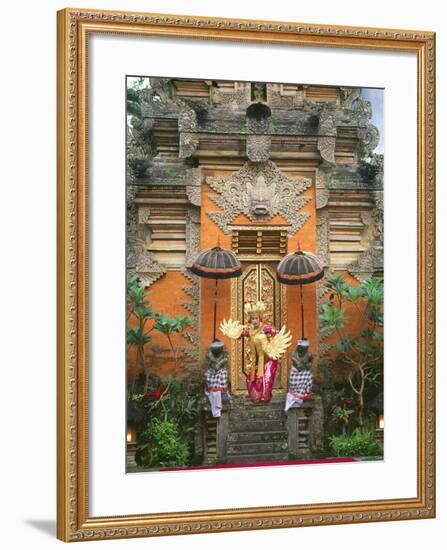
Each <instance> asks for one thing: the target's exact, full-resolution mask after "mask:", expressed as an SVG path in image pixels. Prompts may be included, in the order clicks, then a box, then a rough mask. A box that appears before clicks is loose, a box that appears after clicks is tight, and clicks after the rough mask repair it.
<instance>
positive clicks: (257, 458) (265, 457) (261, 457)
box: [227, 453, 289, 464]
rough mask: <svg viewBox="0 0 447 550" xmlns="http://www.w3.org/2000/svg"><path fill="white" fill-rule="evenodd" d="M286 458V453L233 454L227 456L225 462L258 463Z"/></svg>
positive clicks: (287, 456)
mask: <svg viewBox="0 0 447 550" xmlns="http://www.w3.org/2000/svg"><path fill="white" fill-rule="evenodd" d="M288 459H289V455H288V454H287V453H271V454H251V455H248V454H247V455H234V456H229V457H227V464H258V463H259V462H277V461H285V460H288Z"/></svg>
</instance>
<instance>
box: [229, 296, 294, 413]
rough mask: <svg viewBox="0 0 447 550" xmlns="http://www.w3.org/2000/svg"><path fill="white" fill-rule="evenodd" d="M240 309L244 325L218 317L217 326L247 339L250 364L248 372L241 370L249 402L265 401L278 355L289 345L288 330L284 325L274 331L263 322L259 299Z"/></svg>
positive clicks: (267, 400) (269, 394)
mask: <svg viewBox="0 0 447 550" xmlns="http://www.w3.org/2000/svg"><path fill="white" fill-rule="evenodd" d="M244 309H245V313H246V314H247V316H248V326H244V325H241V324H240V323H239V321H233V320H232V319H229V320H228V321H226V320H223V321H222V323H221V325H220V330H221V332H222V334H224V335H225V336H228V337H229V338H233V339H238V338H241V337H246V338H249V339H250V364H249V369H248V373H245V376H246V382H247V390H248V394H249V396H250V398H251V400H252V401H253V402H256V401H264V402H266V403H268V402H269V401H270V400H271V398H272V388H273V384H274V382H275V374H276V371H277V369H278V359H279V358H280V357H281V355H282V354H283V353H284V352H285V351H286V349H287V348H288V347H289V346H290V342H291V336H290V332H286V327H285V326H283V327H282V329H281V330H280V331H278V330H276V329H275V328H274V327H271V326H270V325H267V324H265V323H263V321H262V316H263V314H264V313H265V309H266V307H265V304H264V303H263V302H257V303H256V304H250V303H246V304H245V307H244Z"/></svg>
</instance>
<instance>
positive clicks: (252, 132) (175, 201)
mask: <svg viewBox="0 0 447 550" xmlns="http://www.w3.org/2000/svg"><path fill="white" fill-rule="evenodd" d="M140 105H141V114H140V115H139V116H138V117H134V118H133V119H132V122H131V125H130V128H129V136H128V166H129V170H128V180H127V190H128V269H129V271H131V272H136V273H137V275H138V276H139V277H140V280H141V281H143V283H144V284H145V285H146V286H147V287H150V288H151V291H152V292H151V303H152V306H153V307H154V309H155V310H156V311H159V312H164V313H167V314H169V315H186V314H187V315H189V316H190V318H191V320H192V327H191V330H190V331H188V334H187V335H185V342H184V352H185V356H186V358H187V359H186V363H187V366H188V368H189V372H191V371H192V372H194V369H195V372H197V375H198V376H199V375H200V372H201V369H202V368H203V358H204V354H205V352H206V349H207V348H208V346H209V344H210V343H211V340H212V308H210V307H209V306H210V304H211V303H212V301H213V299H214V284H212V281H211V282H210V281H207V280H201V281H200V280H199V279H198V278H197V277H196V276H195V275H193V274H192V273H191V271H190V270H189V267H190V266H191V265H192V262H193V261H194V258H195V256H196V255H197V252H198V251H199V250H200V249H204V248H207V247H212V246H215V245H216V244H217V243H218V242H219V243H220V245H221V246H223V247H225V248H228V249H232V250H234V251H235V253H236V254H237V255H238V256H239V258H240V259H241V262H242V264H243V268H244V269H243V275H242V277H241V278H240V279H239V280H233V281H229V280H224V281H220V282H219V295H218V316H219V318H218V321H220V320H221V319H223V318H226V319H228V318H230V317H233V318H236V319H239V320H241V321H242V322H244V317H243V315H244V314H243V302H244V300H249V301H253V300H255V299H259V298H261V299H262V300H263V301H266V302H267V304H268V312H267V321H269V322H272V324H273V325H275V326H276V327H277V328H280V327H281V325H282V324H286V325H287V327H288V328H289V329H290V330H291V331H292V334H293V339H294V341H296V339H297V338H298V337H299V335H300V329H301V327H300V320H299V315H298V291H297V289H296V288H294V287H282V286H281V285H278V284H277V283H276V278H275V268H276V265H277V263H278V262H279V261H280V260H281V258H282V257H283V256H284V255H285V254H287V253H288V252H292V251H294V250H296V248H297V247H298V245H299V246H300V248H301V249H302V250H307V251H310V252H314V253H316V254H318V255H319V256H320V258H321V259H322V261H323V263H324V265H325V266H326V267H327V268H328V269H331V270H340V271H343V272H344V273H345V274H347V275H348V276H349V277H353V278H354V279H355V280H357V281H359V280H362V279H363V278H365V277H366V276H367V275H369V274H372V273H377V272H381V270H382V257H383V232H382V230H381V227H382V220H383V181H382V176H383V157H382V156H381V155H377V154H375V153H374V149H375V148H376V145H377V142H378V137H379V136H378V131H377V129H376V128H375V127H374V126H373V125H372V124H371V123H370V118H371V106H370V104H369V102H368V101H365V100H364V99H363V98H362V94H361V90H360V89H359V88H342V87H324V86H309V85H300V84H278V83H254V82H230V81H213V80H175V79H164V78H150V87H148V88H147V89H145V90H143V91H141V92H140ZM303 290H304V303H305V312H306V325H305V329H306V336H307V337H308V338H309V340H310V343H311V350H312V352H313V354H314V357H315V364H314V377H315V379H317V380H318V383H319V387H320V388H322V389H323V390H324V388H325V384H330V381H329V382H327V381H325V380H323V379H322V378H321V377H320V367H322V366H324V364H325V361H326V354H327V353H328V351H329V350H330V349H331V348H330V346H331V344H330V343H328V341H329V342H330V334H327V333H322V332H320V329H319V326H318V313H319V311H320V310H321V307H322V304H323V303H324V300H326V299H327V295H326V293H325V289H324V286H323V283H322V282H320V283H318V284H313V285H308V286H306V287H305V288H304V289H303ZM153 334H154V337H153V341H152V342H151V345H152V346H153V348H154V349H155V350H156V349H161V348H162V346H163V345H165V344H164V340H163V339H162V337H161V336H160V337H158V336H157V335H156V334H155V333H153ZM157 338H159V339H157ZM328 339H329V340H328ZM225 343H226V345H227V347H228V348H230V352H231V353H230V363H231V366H230V374H231V391H232V394H233V401H232V402H231V403H225V405H224V413H223V416H222V418H221V420H220V421H219V424H218V425H217V423H216V421H215V419H213V418H211V417H210V414H209V411H205V412H204V417H203V430H202V431H199V432H198V440H197V447H198V448H202V449H203V452H204V461H205V462H210V463H211V462H213V461H215V460H218V461H224V462H225V461H230V462H231V461H237V460H247V461H248V460H251V459H253V457H258V459H259V457H260V456H261V455H262V456H263V457H264V458H265V459H267V458H268V459H271V460H275V459H276V458H277V459H280V458H281V459H283V458H284V457H285V458H287V457H288V456H294V455H296V456H312V454H313V453H315V452H317V450H318V449H320V448H321V446H322V444H323V443H322V442H323V431H322V430H323V428H322V426H323V407H322V400H321V395H322V394H320V393H318V392H317V393H316V394H315V397H314V398H313V399H311V400H310V401H309V402H308V403H307V404H306V405H305V406H304V407H303V408H301V409H300V410H299V411H294V412H293V413H292V414H291V415H290V416H289V417H286V415H285V414H284V412H283V410H282V409H283V401H284V394H285V392H286V384H287V378H288V369H289V368H290V352H289V353H288V354H287V355H286V356H285V357H284V358H283V360H282V363H281V368H280V370H279V372H278V375H277V381H276V386H275V391H274V398H273V400H272V403H271V404H270V405H268V406H266V407H262V408H261V407H259V408H256V410H255V408H254V407H253V405H252V404H251V403H249V402H248V400H247V398H246V396H245V392H244V377H243V369H244V365H245V354H246V349H245V346H244V344H243V343H241V342H238V343H234V342H233V343H231V342H229V341H228V342H225ZM161 356H162V355H161V354H160V357H161ZM154 361H155V362H154V367H153V368H154V369H156V368H159V369H160V372H163V373H166V372H168V371H169V368H170V365H169V364H166V365H163V364H162V363H157V361H161V359H159V357H158V356H157V355H156V354H155V356H154ZM244 445H245V447H244ZM275 457H276V458H275ZM260 460H262V458H261V459H260Z"/></svg>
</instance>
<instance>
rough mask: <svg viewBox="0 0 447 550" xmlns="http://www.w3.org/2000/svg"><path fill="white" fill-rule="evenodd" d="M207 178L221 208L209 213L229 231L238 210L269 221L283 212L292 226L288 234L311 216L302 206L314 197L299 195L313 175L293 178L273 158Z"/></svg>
mask: <svg viewBox="0 0 447 550" xmlns="http://www.w3.org/2000/svg"><path fill="white" fill-rule="evenodd" d="M206 182H207V184H208V185H209V186H210V187H211V189H213V191H215V192H216V193H213V194H210V198H211V200H212V201H213V202H214V203H215V204H216V205H217V206H219V207H220V208H221V211H219V212H209V213H208V215H209V217H210V218H211V219H212V220H213V221H214V223H216V224H217V225H218V226H219V227H220V228H221V229H222V231H224V232H225V233H227V234H228V235H230V234H231V228H230V227H229V224H230V223H231V222H232V221H233V219H234V218H235V217H236V216H237V215H238V214H245V215H246V216H247V217H248V218H249V219H250V220H251V221H267V220H269V219H271V218H272V217H273V216H275V215H280V216H282V217H283V218H285V219H286V220H287V221H288V222H289V224H290V226H291V228H290V231H289V235H293V234H294V233H296V231H298V229H300V228H301V227H302V226H303V225H304V223H305V222H306V220H307V219H308V218H309V216H310V214H307V213H303V212H299V210H301V208H303V206H304V205H305V204H307V203H308V202H309V201H310V200H311V199H310V197H302V196H300V195H301V194H302V193H303V191H305V190H306V189H308V188H309V187H310V186H311V183H312V181H311V179H309V178H303V177H300V178H296V179H290V178H288V177H286V176H285V175H284V174H283V173H282V172H281V170H280V169H279V168H278V167H277V166H276V165H275V164H274V163H273V162H272V161H267V162H257V163H252V162H250V161H249V162H247V163H245V164H244V166H243V167H242V168H241V169H240V170H238V171H237V172H235V173H234V174H232V175H231V176H228V177H212V176H209V177H207V178H206Z"/></svg>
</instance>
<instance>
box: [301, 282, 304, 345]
mask: <svg viewBox="0 0 447 550" xmlns="http://www.w3.org/2000/svg"><path fill="white" fill-rule="evenodd" d="M300 296H301V339H302V340H304V306H303V285H300Z"/></svg>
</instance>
